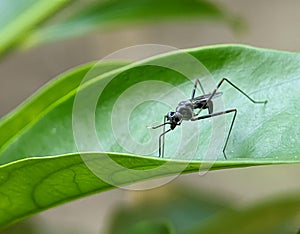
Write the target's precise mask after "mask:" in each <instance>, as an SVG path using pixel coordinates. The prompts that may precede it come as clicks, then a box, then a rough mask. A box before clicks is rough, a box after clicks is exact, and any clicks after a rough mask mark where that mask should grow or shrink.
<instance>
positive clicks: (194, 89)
mask: <svg viewBox="0 0 300 234" xmlns="http://www.w3.org/2000/svg"><path fill="white" fill-rule="evenodd" d="M198 84H199V86H200V89H201V91H202V93H203V94H205V92H204V89H203V86H202V84H201V82H200V80H199V79H196V80H195V84H194V88H193V92H192V98H191V99H193V98H194V97H195V93H196V89H197V85H198Z"/></svg>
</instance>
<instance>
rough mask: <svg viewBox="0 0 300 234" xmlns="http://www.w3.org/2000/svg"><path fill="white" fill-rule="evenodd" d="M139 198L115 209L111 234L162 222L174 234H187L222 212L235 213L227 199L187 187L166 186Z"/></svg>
mask: <svg viewBox="0 0 300 234" xmlns="http://www.w3.org/2000/svg"><path fill="white" fill-rule="evenodd" d="M138 198H139V199H137V202H134V203H133V204H131V205H128V204H127V205H123V206H120V205H119V206H118V207H116V208H115V211H113V213H112V217H111V219H110V222H109V231H108V233H110V234H121V233H123V234H127V233H128V234H129V233H131V230H132V228H133V227H135V226H136V224H139V223H144V222H149V223H151V222H157V221H160V220H163V221H165V222H168V223H169V225H170V226H171V227H173V229H174V230H175V232H174V233H178V234H179V233H186V232H187V231H189V230H191V229H192V228H193V227H198V226H199V224H201V223H206V221H207V220H208V219H209V218H210V217H213V216H214V215H215V214H218V213H219V212H220V211H224V210H227V211H228V210H232V209H231V208H230V207H229V205H228V201H222V200H224V198H222V200H221V198H218V197H216V195H214V196H212V195H211V194H210V195H205V194H202V193H199V191H196V190H192V189H191V188H189V187H187V186H186V185H178V186H177V187H175V186H170V185H166V186H164V187H161V188H155V189H154V190H150V191H149V190H147V191H144V192H142V191H140V192H139V194H138ZM133 200H134V199H133ZM149 201H151V203H150V202H149ZM229 203H230V202H229ZM149 230H151V227H149Z"/></svg>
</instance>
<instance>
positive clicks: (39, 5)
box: [0, 0, 71, 56]
mask: <svg viewBox="0 0 300 234" xmlns="http://www.w3.org/2000/svg"><path fill="white" fill-rule="evenodd" d="M68 3H71V1H70V0H60V1H47V0H19V1H10V0H1V1H0V12H1V14H0V38H1V43H0V56H3V55H4V54H5V53H7V52H8V51H9V50H10V49H12V48H14V47H15V46H17V45H18V43H20V42H21V41H22V40H24V38H25V37H26V36H27V35H28V33H29V31H30V30H32V29H34V27H36V26H37V25H39V24H40V23H42V22H43V21H44V20H46V19H47V18H48V17H49V16H52V15H53V13H55V12H56V11H57V10H59V9H60V8H62V7H63V6H65V5H66V4H68Z"/></svg>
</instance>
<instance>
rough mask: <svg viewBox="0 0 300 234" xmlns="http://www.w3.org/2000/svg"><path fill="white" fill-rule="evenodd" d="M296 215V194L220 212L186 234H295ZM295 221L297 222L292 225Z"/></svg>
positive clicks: (298, 202)
mask: <svg viewBox="0 0 300 234" xmlns="http://www.w3.org/2000/svg"><path fill="white" fill-rule="evenodd" d="M299 214H300V196H299V193H295V194H292V195H287V196H285V197H283V198H279V199H276V200H275V199H273V200H270V201H265V202H263V203H260V204H257V205H255V206H252V207H250V208H246V209H240V210H236V211H224V212H220V213H219V214H218V215H216V216H215V217H213V218H212V219H211V220H209V221H208V222H207V223H206V225H203V226H201V227H198V228H195V229H194V230H193V231H191V232H187V233H190V234H192V233H195V234H196V233H207V234H210V233H220V232H226V233H232V234H238V233H295V232H296V231H297V230H296V228H298V227H297V226H295V225H297V224H299ZM297 217H298V219H297ZM295 219H297V220H296V221H298V222H297V223H295V225H293V224H292V225H291V223H292V222H291V221H293V220H295ZM216 223H217V224H218V225H216ZM293 226H294V227H293ZM292 229H294V230H292Z"/></svg>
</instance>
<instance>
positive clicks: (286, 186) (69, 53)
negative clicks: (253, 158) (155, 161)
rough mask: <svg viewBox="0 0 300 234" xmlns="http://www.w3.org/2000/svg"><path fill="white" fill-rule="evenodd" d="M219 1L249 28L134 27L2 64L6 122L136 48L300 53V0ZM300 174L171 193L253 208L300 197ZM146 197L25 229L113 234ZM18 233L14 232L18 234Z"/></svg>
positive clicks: (112, 197) (0, 102)
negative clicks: (42, 94)
mask: <svg viewBox="0 0 300 234" xmlns="http://www.w3.org/2000/svg"><path fill="white" fill-rule="evenodd" d="M0 1H1V0H0ZM211 2H213V3H215V4H216V5H218V6H219V7H220V8H222V9H223V8H224V9H226V11H229V12H231V13H232V14H234V15H236V16H238V17H240V18H241V19H242V20H243V22H244V24H245V26H244V27H243V29H242V30H238V31H237V30H234V29H233V28H232V27H230V26H229V25H228V24H226V23H222V22H220V21H213V20H189V21H183V22H181V21H179V20H176V21H175V22H171V21H167V22H165V21H164V22H159V23H147V24H136V25H135V24H130V25H127V26H124V27H119V28H116V29H111V30H103V31H97V32H94V33H92V34H88V35H85V36H82V37H79V38H74V39H70V40H66V41H58V42H54V43H50V44H47V45H42V46H38V47H34V48H31V49H29V50H24V51H16V52H14V53H12V54H9V55H8V56H7V57H5V59H3V60H1V63H0V84H1V85H0V116H4V115H5V114H7V113H8V112H10V111H11V110H13V109H14V108H15V107H16V106H17V105H19V104H20V103H21V102H22V101H24V100H25V99H26V98H27V97H29V96H30V95H31V94H33V93H34V92H35V91H36V90H37V89H39V88H40V87H41V86H42V85H44V84H45V83H47V82H48V81H49V80H51V79H52V78H54V77H55V76H56V75H58V74H60V73H62V72H64V71H66V70H68V69H70V68H72V67H75V66H77V65H80V64H83V63H87V62H90V61H93V60H99V59H101V58H103V57H105V56H106V55H108V54H110V53H112V52H114V51H116V50H118V49H121V48H124V47H128V46H132V45H138V44H147V43H155V44H163V45H170V46H174V47H177V48H190V47H198V46H203V45H211V44H220V43H242V44H248V45H253V46H257V47H264V48H271V49H279V50H286V51H295V52H299V51H300V40H299V38H300V30H299V28H300V14H299V10H300V1H299V0H285V1H283V0H252V1H249V0H211ZM0 43H1V38H0ZM299 169H300V166H298V165H294V166H274V167H256V168H244V169H231V170H222V171H213V172H209V173H208V174H206V175H205V176H199V175H198V173H194V174H189V175H182V176H180V177H179V178H178V179H176V180H174V181H173V182H171V183H170V184H168V185H166V186H170V187H174V186H175V187H176V186H179V187H188V186H190V187H192V188H193V189H194V190H196V191H199V192H200V193H205V194H214V195H219V196H222V197H224V199H227V200H228V201H229V202H231V203H232V202H233V203H234V204H235V205H237V206H246V205H249V204H252V203H255V202H257V201H260V200H263V199H266V198H268V197H269V196H276V195H280V194H284V193H288V192H291V191H297V190H298V191H299V190H300V183H299ZM152 192H153V191H152ZM160 192H161V191H160ZM144 193H147V192H129V191H125V190H121V189H115V190H113V191H108V192H105V193H101V194H99V195H94V196H90V197H87V198H83V199H80V200H77V201H74V202H71V203H68V204H65V205H62V206H59V207H57V208H53V209H50V210H48V211H46V212H43V213H41V214H38V215H36V216H34V217H32V218H29V219H28V220H26V221H24V222H22V224H20V225H19V227H21V228H22V230H25V228H27V229H28V231H30V230H31V229H32V230H35V231H36V233H49V234H50V233H78V234H79V233H85V234H95V233H105V230H107V223H109V222H110V220H111V217H112V214H113V213H114V210H115V209H117V208H118V207H120V206H122V205H124V204H132V203H134V202H136V201H137V200H140V199H143V197H144ZM154 193H155V190H154ZM158 193H159V191H158ZM162 193H163V192H162ZM148 199H151V197H148ZM149 202H150V201H149ZM70 227H71V230H70ZM13 228H14V227H13ZM13 228H12V229H11V230H13V231H10V233H18V232H17V231H16V230H17V229H13ZM64 230H65V231H64ZM8 232H9V231H7V233H8ZM3 233H4V232H3ZM28 233H30V232H28Z"/></svg>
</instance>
